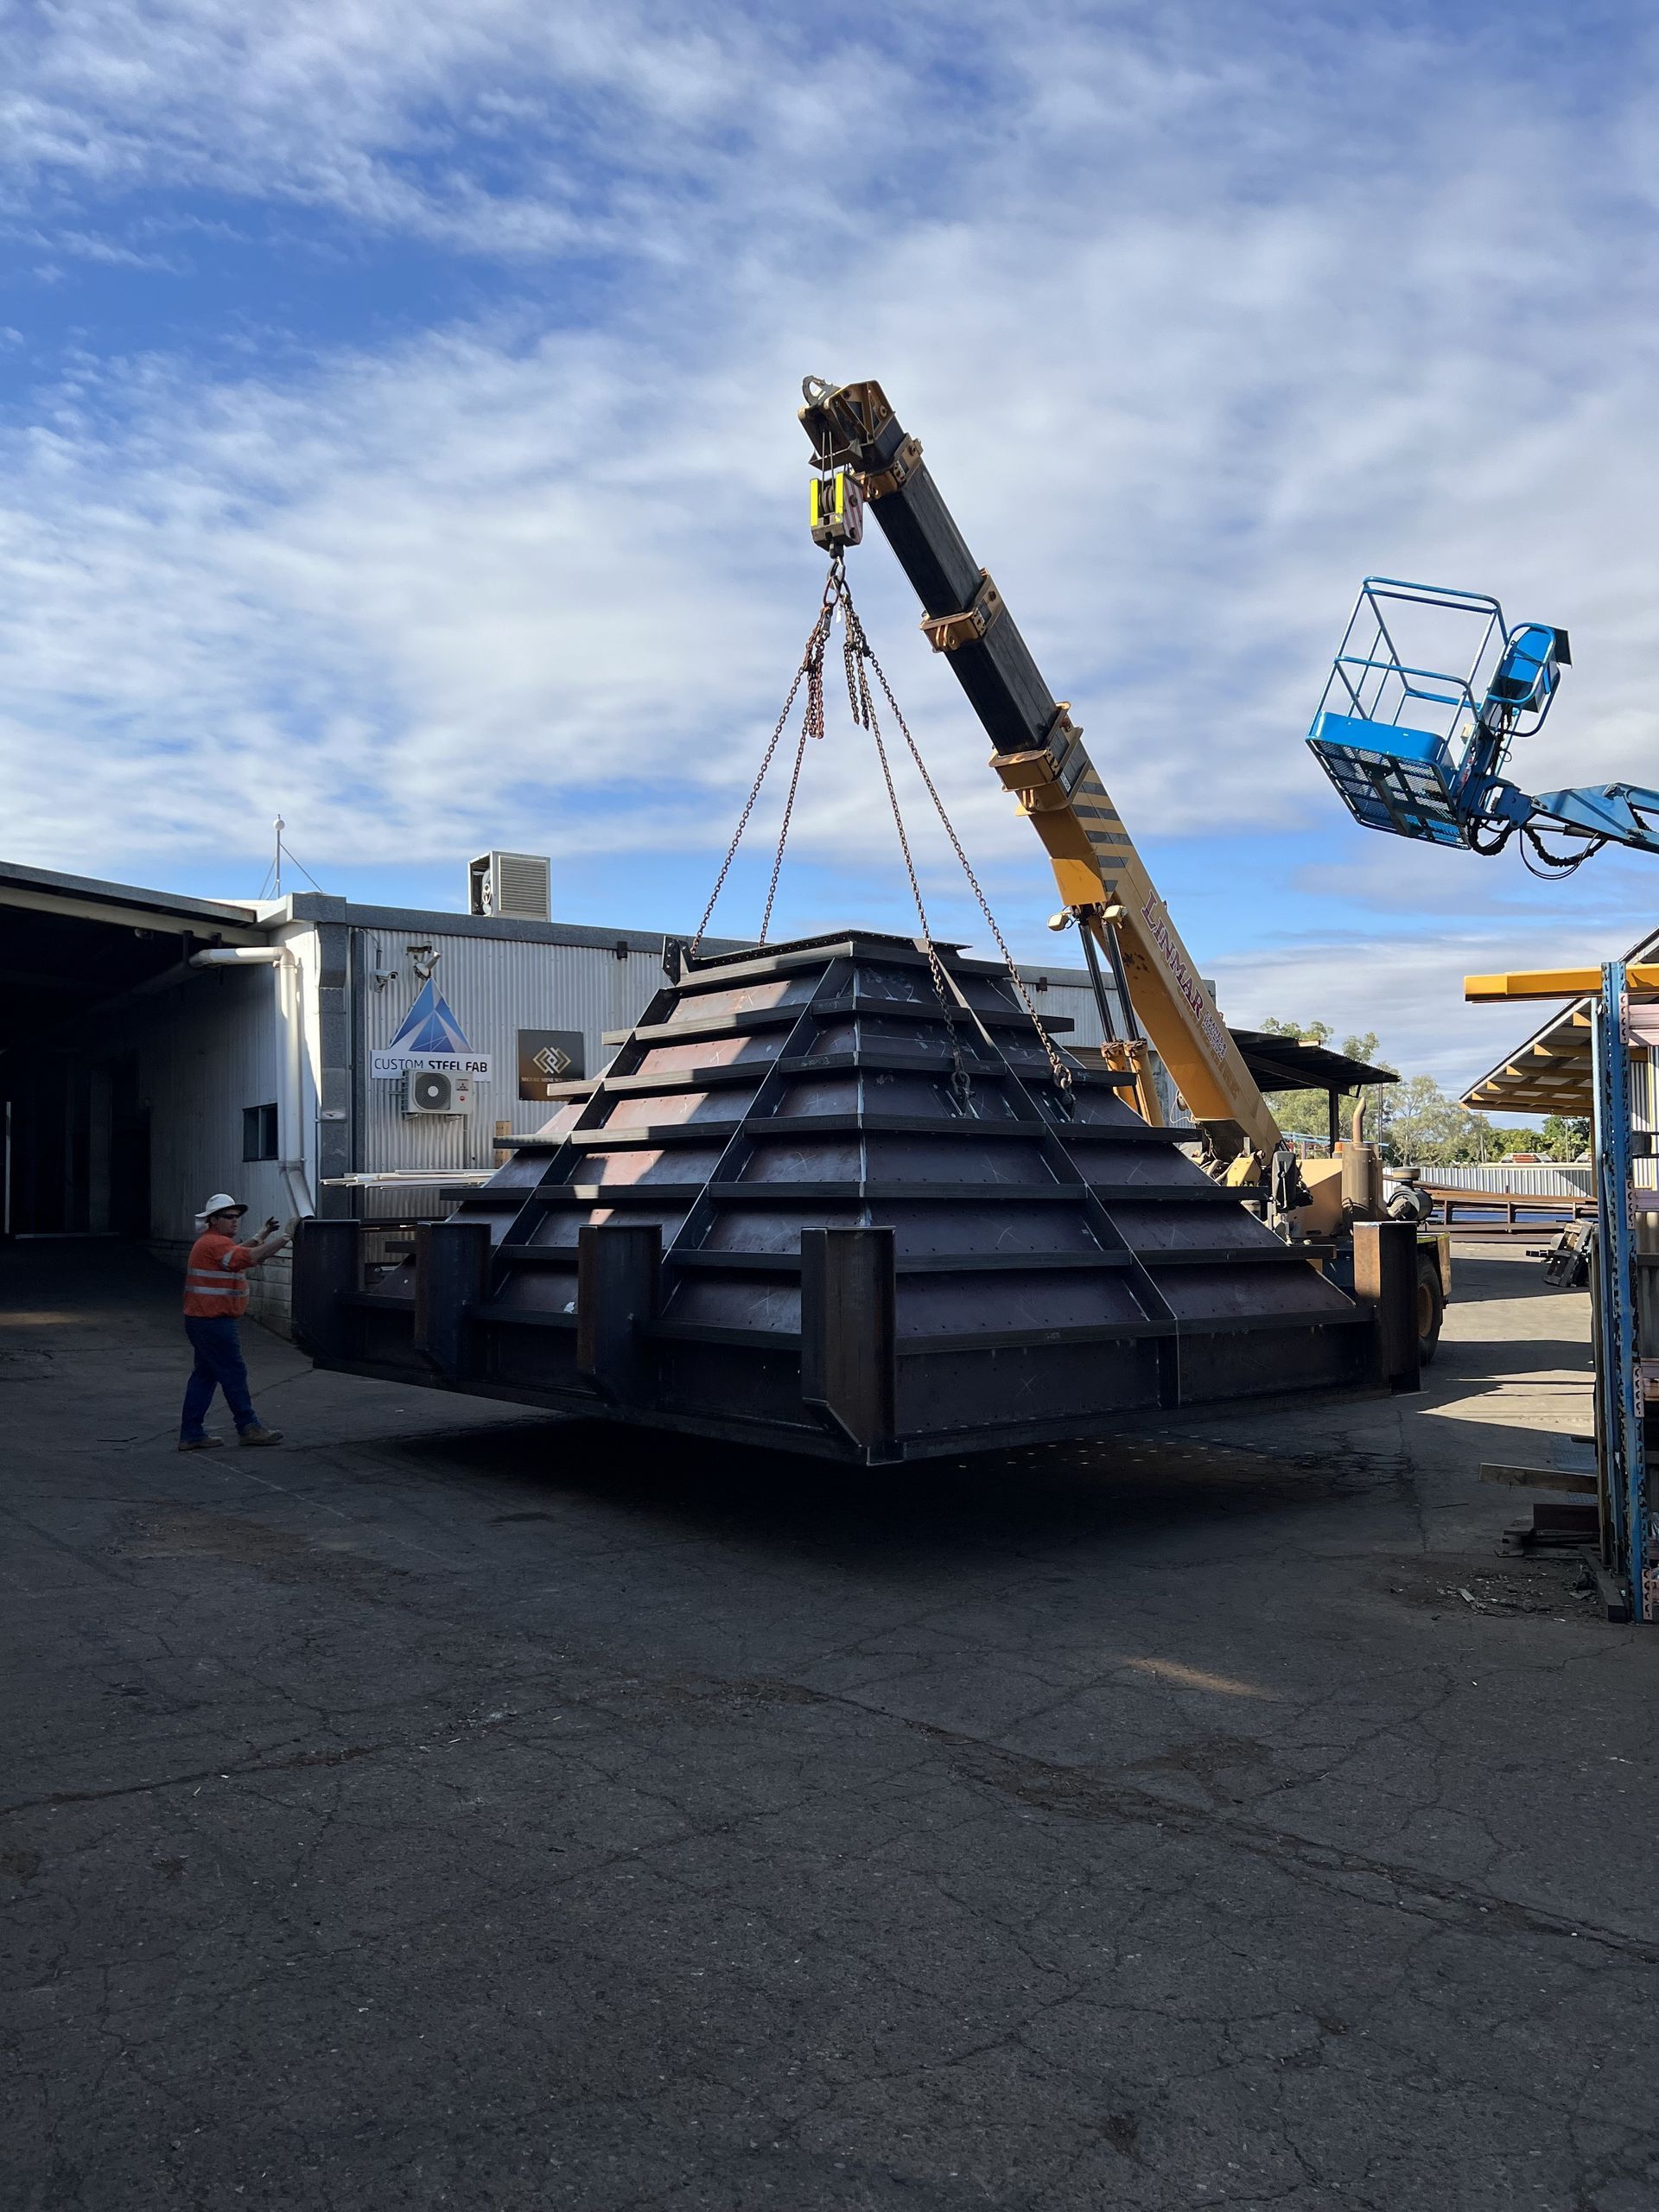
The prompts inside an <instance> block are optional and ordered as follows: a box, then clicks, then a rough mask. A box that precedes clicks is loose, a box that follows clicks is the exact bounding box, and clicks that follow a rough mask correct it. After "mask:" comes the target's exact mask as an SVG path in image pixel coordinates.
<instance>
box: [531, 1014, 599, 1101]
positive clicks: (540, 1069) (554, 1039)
mask: <svg viewBox="0 0 1659 2212" xmlns="http://www.w3.org/2000/svg"><path fill="white" fill-rule="evenodd" d="M587 1072H588V1070H587V1068H586V1066H585V1065H584V1064H583V1060H582V1032H581V1030H580V1029H521V1030H520V1031H519V1032H518V1096H520V1097H521V1098H546V1097H547V1096H549V1095H550V1092H551V1091H552V1089H553V1086H554V1085H555V1084H560V1083H574V1082H575V1080H576V1079H577V1077H581V1076H584V1075H586V1074H587Z"/></svg>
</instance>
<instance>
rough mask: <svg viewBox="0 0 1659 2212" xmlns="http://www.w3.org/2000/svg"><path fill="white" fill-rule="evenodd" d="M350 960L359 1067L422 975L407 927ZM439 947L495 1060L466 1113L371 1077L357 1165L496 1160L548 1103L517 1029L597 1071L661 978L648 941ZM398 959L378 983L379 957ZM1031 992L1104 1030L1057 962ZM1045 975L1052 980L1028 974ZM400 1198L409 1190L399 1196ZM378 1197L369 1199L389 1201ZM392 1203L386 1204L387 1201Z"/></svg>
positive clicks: (385, 934)
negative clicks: (537, 1097) (525, 1080)
mask: <svg viewBox="0 0 1659 2212" xmlns="http://www.w3.org/2000/svg"><path fill="white" fill-rule="evenodd" d="M358 935H359V938H360V939H361V944H360V947H359V958H358V959H357V961H356V962H355V963H354V972H355V973H356V974H357V975H358V976H360V977H362V978H364V979H365V981H364V982H363V983H362V985H361V987H360V989H359V1015H358V1033H357V1039H356V1044H357V1053H358V1060H359V1066H360V1067H361V1068H364V1069H366V1068H367V1067H368V1065H369V1055H370V1054H371V1053H372V1052H379V1051H384V1050H385V1047H386V1046H387V1045H388V1044H389V1043H390V1042H391V1039H392V1037H393V1035H394V1034H395V1033H396V1032H397V1027H398V1025H399V1024H400V1023H401V1022H402V1020H403V1019H404V1015H405V1014H407V1013H408V1012H409V1009H410V1006H411V1004H412V1003H413V1001H414V999H415V995H416V992H417V991H418V990H419V988H420V977H419V975H418V973H417V971H416V966H415V963H414V962H413V960H412V959H411V957H410V953H409V950H408V946H409V943H410V941H411V940H410V933H409V932H408V931H391V930H387V929H361V930H359V931H358ZM423 943H426V944H429V945H430V948H431V950H432V952H433V953H434V954H435V955H437V956H438V959H437V965H436V969H435V981H436V983H437V987H438V988H439V990H440V992H441V993H442V995H443V997H444V999H445V1000H446V1001H447V1002H448V1006H449V1007H450V1009H451V1011H452V1012H453V1013H454V1016H455V1018H456V1020H458V1021H459V1022H460V1024H461V1028H462V1029H463V1031H464V1032H465V1033H466V1036H467V1042H468V1044H469V1045H471V1046H473V1048H474V1051H477V1052H489V1053H490V1054H491V1055H492V1056H493V1059H494V1062H495V1071H494V1074H493V1077H492V1078H491V1080H490V1082H489V1083H487V1084H479V1085H478V1086H477V1087H476V1088H475V1090H474V1104H473V1110H472V1112H471V1113H470V1114H469V1115H465V1116H461V1115H456V1116H438V1115H408V1114H405V1113H404V1085H403V1084H402V1083H401V1082H400V1081H397V1080H395V1079H387V1078H375V1077H369V1078H368V1079H367V1080H366V1082H365V1084H363V1086H362V1094H363V1098H364V1113H363V1122H362V1127H361V1128H360V1130H359V1144H358V1158H359V1166H360V1167H361V1168H362V1169H364V1170H372V1171H380V1170H385V1169H387V1168H394V1167H418V1168H457V1167H487V1166H492V1165H493V1154H494V1147H495V1141H496V1140H495V1124H496V1122H498V1121H502V1122H507V1123H508V1124H509V1125H510V1126H511V1127H512V1128H514V1129H516V1130H534V1129H536V1128H539V1127H540V1126H541V1125H542V1123H543V1122H545V1121H546V1120H547V1118H548V1115H549V1111H550V1109H549V1108H548V1107H547V1105H546V1103H545V1102H544V1101H543V1102H541V1103H536V1102H533V1101H529V1100H526V1101H523V1102H521V1101H520V1099H519V1097H518V1032H519V1031H520V1030H521V1029H575V1030H580V1031H581V1033H582V1039H583V1044H584V1047H585V1051H586V1055H587V1057H586V1061H585V1072H586V1073H587V1074H588V1075H595V1074H597V1073H598V1072H599V1071H600V1070H601V1068H602V1067H604V1066H605V1065H606V1064H607V1061H608V1060H609V1059H610V1057H611V1051H612V1048H611V1047H610V1046H607V1044H606V1043H605V1042H604V1038H605V1033H606V1032H607V1030H617V1029H627V1028H630V1027H632V1025H633V1024H634V1023H635V1022H636V1021H637V1020H639V1017H640V1015H641V1014H642V1013H643V1012H644V1011H645V1007H646V1006H647V1005H648V1004H649V1002H650V1001H651V999H652V995H654V994H655V993H656V992H657V991H658V989H660V988H661V987H662V983H663V969H662V961H661V958H660V956H659V955H658V953H656V952H644V951H630V952H628V954H627V956H626V958H619V957H618V956H617V954H616V952H615V951H614V950H613V948H612V947H611V946H610V945H609V944H600V945H592V946H590V945H569V944H524V943H515V942H512V941H503V940H502V939H501V938H497V937H468V936H453V937H448V936H442V935H439V934H437V933H433V934H432V935H430V936H429V938H424V939H423ZM377 969H378V970H380V971H381V972H383V973H384V972H385V970H386V969H393V970H395V971H396V972H395V975H394V977H393V980H392V981H391V982H387V983H385V985H384V986H383V987H381V988H378V989H377V988H374V986H373V984H372V982H371V981H369V980H367V979H369V978H371V977H372V976H373V974H374V972H375V971H376V970H377ZM1024 973H1025V974H1026V976H1027V982H1028V985H1029V986H1030V987H1031V989H1032V1003H1033V1005H1034V1006H1035V1007H1036V1008H1037V1010H1038V1012H1039V1014H1045V1015H1050V1016H1053V1017H1056V1018H1058V1017H1061V1016H1065V1017H1068V1018H1069V1019H1071V1020H1073V1021H1075V1022H1076V1024H1077V1027H1076V1029H1075V1030H1074V1031H1073V1032H1072V1033H1071V1039H1070V1040H1069V1041H1071V1042H1075V1043H1077V1044H1084V1045H1094V1044H1098V1043H1099V1042H1100V1041H1101V1025H1100V1018H1099V1015H1098V1013H1097V1012H1096V1007H1095V1003H1094V1000H1093V997H1092V995H1091V994H1090V991H1089V989H1088V988H1087V986H1086V985H1078V984H1077V983H1075V982H1062V981H1061V980H1059V977H1058V972H1057V971H1055V970H1052V969H1051V970H1039V969H1035V968H1032V969H1027V970H1025V971H1024ZM1040 975H1046V976H1047V979H1048V988H1046V990H1038V989H1037V988H1035V986H1036V983H1037V981H1038V978H1039V976H1040ZM399 1203H400V1204H401V1203H406V1201H400V1202H399ZM386 1210H387V1208H386V1206H385V1203H384V1202H382V1203H378V1204H377V1206H376V1208H375V1211H386ZM392 1210H393V1211H396V1210H397V1209H396V1208H395V1207H394V1208H393V1209H392Z"/></svg>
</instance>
